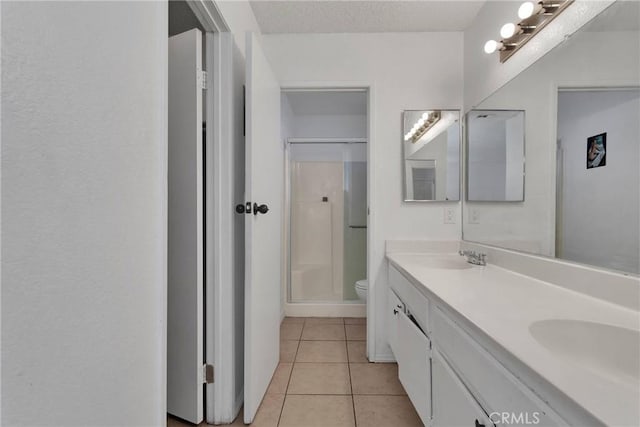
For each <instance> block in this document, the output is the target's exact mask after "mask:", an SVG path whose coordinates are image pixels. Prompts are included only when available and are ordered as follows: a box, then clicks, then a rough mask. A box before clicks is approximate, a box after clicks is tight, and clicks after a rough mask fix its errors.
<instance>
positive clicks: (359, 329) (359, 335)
mask: <svg viewBox="0 0 640 427" xmlns="http://www.w3.org/2000/svg"><path fill="white" fill-rule="evenodd" d="M344 329H345V331H346V332H347V339H348V340H350V341H364V340H366V339H367V326H366V325H345V327H344Z"/></svg>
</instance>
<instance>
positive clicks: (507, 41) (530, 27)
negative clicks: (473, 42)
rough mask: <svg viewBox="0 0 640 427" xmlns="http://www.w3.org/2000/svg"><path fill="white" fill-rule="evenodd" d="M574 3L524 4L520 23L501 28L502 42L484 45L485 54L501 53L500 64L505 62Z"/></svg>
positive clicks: (565, 0) (545, 0)
mask: <svg viewBox="0 0 640 427" xmlns="http://www.w3.org/2000/svg"><path fill="white" fill-rule="evenodd" d="M573 2H574V0H541V1H537V2H536V1H526V2H524V3H522V4H521V5H520V8H519V9H518V17H519V18H520V22H518V23H517V24H514V23H512V22H508V23H506V24H504V25H503V26H502V28H500V36H501V37H502V40H500V41H495V40H489V41H487V42H486V43H485V44H484V51H485V53H487V54H491V53H494V52H496V51H499V52H500V62H505V61H506V60H507V59H509V58H510V57H511V56H512V55H513V54H514V53H516V52H517V51H518V49H520V48H521V47H522V46H524V45H525V44H526V43H527V42H528V41H529V40H531V38H532V37H533V36H535V35H536V34H537V33H538V32H539V31H540V30H542V28H544V27H545V26H546V25H547V24H548V23H549V22H551V21H552V20H553V19H554V18H555V17H556V16H558V15H559V14H560V13H561V12H562V11H564V10H565V9H566V8H567V7H568V6H569V5H570V4H571V3H573Z"/></svg>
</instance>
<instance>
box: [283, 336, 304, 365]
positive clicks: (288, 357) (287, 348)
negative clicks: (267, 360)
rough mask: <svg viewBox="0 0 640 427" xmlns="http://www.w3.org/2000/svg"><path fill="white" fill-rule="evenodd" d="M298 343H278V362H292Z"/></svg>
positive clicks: (285, 341)
mask: <svg viewBox="0 0 640 427" xmlns="http://www.w3.org/2000/svg"><path fill="white" fill-rule="evenodd" d="M299 343H300V341H292V340H282V341H280V361H281V362H293V361H294V360H295V359H296V353H297V351H298V344H299Z"/></svg>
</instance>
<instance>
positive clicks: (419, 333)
mask: <svg viewBox="0 0 640 427" xmlns="http://www.w3.org/2000/svg"><path fill="white" fill-rule="evenodd" d="M388 292H389V293H388V301H387V335H388V337H389V345H390V346H391V350H392V351H393V354H394V356H395V357H396V361H397V362H398V378H399V379H400V383H402V386H403V387H404V389H405V391H406V392H407V396H409V399H410V400H411V403H413V406H414V408H415V409H416V412H417V413H418V415H419V416H420V419H421V420H422V422H423V423H424V424H425V425H428V424H430V422H431V359H430V352H431V341H430V340H429V338H428V337H427V335H426V334H425V332H424V331H423V329H421V326H419V325H418V324H417V322H416V320H415V316H414V315H413V314H412V311H411V308H410V307H409V306H408V305H407V304H405V303H404V302H403V301H402V300H401V299H400V298H399V297H398V295H397V294H396V293H395V292H394V290H393V289H389V291H388ZM422 298H423V299H424V300H425V301H422V302H421V304H423V303H426V304H428V301H426V298H424V297H422ZM413 306H416V304H415V302H414V304H413Z"/></svg>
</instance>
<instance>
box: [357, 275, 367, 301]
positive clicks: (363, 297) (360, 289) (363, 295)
mask: <svg viewBox="0 0 640 427" xmlns="http://www.w3.org/2000/svg"><path fill="white" fill-rule="evenodd" d="M368 289H369V281H368V280H366V279H364V280H358V281H357V282H356V294H358V298H360V301H364V302H365V303H366V302H367V290H368Z"/></svg>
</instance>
